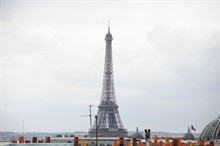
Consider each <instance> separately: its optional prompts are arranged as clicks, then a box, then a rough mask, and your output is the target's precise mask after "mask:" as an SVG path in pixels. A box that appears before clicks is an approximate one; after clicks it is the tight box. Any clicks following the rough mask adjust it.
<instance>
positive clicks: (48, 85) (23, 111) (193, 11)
mask: <svg viewBox="0 0 220 146" xmlns="http://www.w3.org/2000/svg"><path fill="white" fill-rule="evenodd" d="M218 4H219V2H218V0H210V1H207V0H190V1H183V0H159V1H158V0H156V1H147V0H146V1H132V0H131V1H130V0H127V1H123V0H121V1H114V0H109V1H74V0H72V1H71V0H64V1H61V0H1V98H0V101H1V104H0V106H1V108H0V109H1V112H0V113H1V115H0V116H1V118H0V119H1V120H0V122H1V124H0V131H17V132H21V131H22V120H24V122H25V128H24V130H25V131H26V132H34V131H35V132H40V131H42V132H61V131H63V132H71V131H88V129H89V117H85V116H83V115H89V106H88V105H89V104H94V105H95V106H94V107H93V108H92V113H93V114H96V113H97V110H98V108H97V106H98V105H99V102H100V99H101V89H102V80H103V71H104V57H105V40H104V38H105V34H106V33H107V27H108V20H110V21H111V33H112V35H113V45H112V49H113V70H114V80H115V92H116V100H117V103H118V105H119V112H120V115H121V118H122V122H123V125H124V127H125V128H127V129H128V130H129V131H133V130H136V127H139V130H140V131H143V130H144V129H145V128H150V129H152V130H153V131H166V132H187V128H188V126H190V125H193V126H194V127H195V128H196V129H197V132H201V131H202V130H203V128H204V127H205V126H206V125H207V124H208V123H209V122H211V121H212V120H214V119H215V118H217V117H218V115H219V112H218V103H219V99H218V96H219V92H218V88H219V86H218V85H219V84H218V80H219V78H218V68H219V62H218V61H219V58H218V57H219V46H218V45H219V42H218V40H219V38H218V37H219V35H218V34H219V30H218V25H219V24H218V21H219V10H218Z"/></svg>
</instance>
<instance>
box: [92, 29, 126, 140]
mask: <svg viewBox="0 0 220 146" xmlns="http://www.w3.org/2000/svg"><path fill="white" fill-rule="evenodd" d="M112 40H113V38H112V35H111V33H110V26H109V25H108V33H107V34H106V36H105V42H106V52H105V67H104V77H103V85H102V95H101V101H100V105H99V106H98V114H97V120H95V122H94V124H93V127H92V128H91V129H90V131H89V135H90V136H92V137H94V136H96V126H97V127H98V128H97V135H98V136H99V137H127V130H126V129H125V128H124V126H123V124H122V121H121V118H120V115H119V111H118V107H119V106H118V105H117V102H116V97H115V87H114V77H113V63H112Z"/></svg>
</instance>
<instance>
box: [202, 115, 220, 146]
mask: <svg viewBox="0 0 220 146" xmlns="http://www.w3.org/2000/svg"><path fill="white" fill-rule="evenodd" d="M199 139H201V140H204V141H205V142H209V141H213V142H214V143H215V145H216V144H217V143H218V144H220V116H219V117H218V118H216V119H214V120H213V121H211V122H210V123H209V124H208V125H206V126H205V128H204V129H203V131H202V133H201V134H200V136H199Z"/></svg>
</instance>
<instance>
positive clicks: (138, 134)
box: [131, 127, 144, 139]
mask: <svg viewBox="0 0 220 146" xmlns="http://www.w3.org/2000/svg"><path fill="white" fill-rule="evenodd" d="M131 137H132V138H137V139H144V136H143V135H142V134H141V133H140V132H139V131H138V127H137V130H136V132H135V133H133V134H132V135H131Z"/></svg>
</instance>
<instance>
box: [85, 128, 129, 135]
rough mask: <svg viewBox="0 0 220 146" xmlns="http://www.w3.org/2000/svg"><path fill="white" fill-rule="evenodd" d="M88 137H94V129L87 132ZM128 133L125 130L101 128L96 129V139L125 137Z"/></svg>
mask: <svg viewBox="0 0 220 146" xmlns="http://www.w3.org/2000/svg"><path fill="white" fill-rule="evenodd" d="M89 136H90V137H96V129H93V128H92V129H90V131H89ZM127 136H128V133H127V131H126V129H110V128H102V129H98V137H127Z"/></svg>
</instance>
